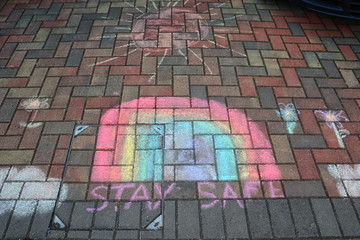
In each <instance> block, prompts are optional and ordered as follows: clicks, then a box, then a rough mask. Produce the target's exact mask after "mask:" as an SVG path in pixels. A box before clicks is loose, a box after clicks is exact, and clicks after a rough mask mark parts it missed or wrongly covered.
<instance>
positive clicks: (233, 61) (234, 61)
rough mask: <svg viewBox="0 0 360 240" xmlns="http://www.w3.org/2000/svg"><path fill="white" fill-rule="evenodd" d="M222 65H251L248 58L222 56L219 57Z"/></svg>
mask: <svg viewBox="0 0 360 240" xmlns="http://www.w3.org/2000/svg"><path fill="white" fill-rule="evenodd" d="M219 65H220V66H247V65H249V63H248V61H247V59H246V58H235V57H222V58H219Z"/></svg>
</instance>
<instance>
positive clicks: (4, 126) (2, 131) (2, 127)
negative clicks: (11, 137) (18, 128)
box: [0, 123, 9, 135]
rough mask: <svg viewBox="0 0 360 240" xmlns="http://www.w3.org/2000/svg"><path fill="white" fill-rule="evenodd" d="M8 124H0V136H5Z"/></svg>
mask: <svg viewBox="0 0 360 240" xmlns="http://www.w3.org/2000/svg"><path fill="white" fill-rule="evenodd" d="M8 126H9V123H0V135H5V133H6V130H7V128H8Z"/></svg>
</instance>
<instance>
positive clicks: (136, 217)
mask: <svg viewBox="0 0 360 240" xmlns="http://www.w3.org/2000/svg"><path fill="white" fill-rule="evenodd" d="M122 205H124V204H122ZM140 210H141V203H140V202H133V203H132V204H131V207H130V208H129V209H128V210H125V209H123V208H121V209H120V213H119V225H118V228H119V229H139V228H140V220H141V219H140Z"/></svg>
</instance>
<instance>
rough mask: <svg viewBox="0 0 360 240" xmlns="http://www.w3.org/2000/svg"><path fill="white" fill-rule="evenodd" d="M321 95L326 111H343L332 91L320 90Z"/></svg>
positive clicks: (328, 89)
mask: <svg viewBox="0 0 360 240" xmlns="http://www.w3.org/2000/svg"><path fill="white" fill-rule="evenodd" d="M321 93H322V95H323V96H324V100H325V102H326V105H327V107H328V109H343V107H342V105H341V102H340V100H339V98H338V97H337V95H336V93H335V90H334V89H331V88H323V89H321Z"/></svg>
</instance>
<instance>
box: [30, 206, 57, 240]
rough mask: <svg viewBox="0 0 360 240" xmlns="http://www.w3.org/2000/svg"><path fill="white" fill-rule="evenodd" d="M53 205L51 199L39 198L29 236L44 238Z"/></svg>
mask: <svg viewBox="0 0 360 240" xmlns="http://www.w3.org/2000/svg"><path fill="white" fill-rule="evenodd" d="M54 206H55V201H53V200H40V201H39V202H38V205H37V208H36V213H35V216H34V219H33V222H32V225H31V230H30V234H29V235H30V237H31V238H42V239H44V238H45V237H46V234H47V230H48V227H49V225H50V221H51V216H52V212H53V209H54Z"/></svg>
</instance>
